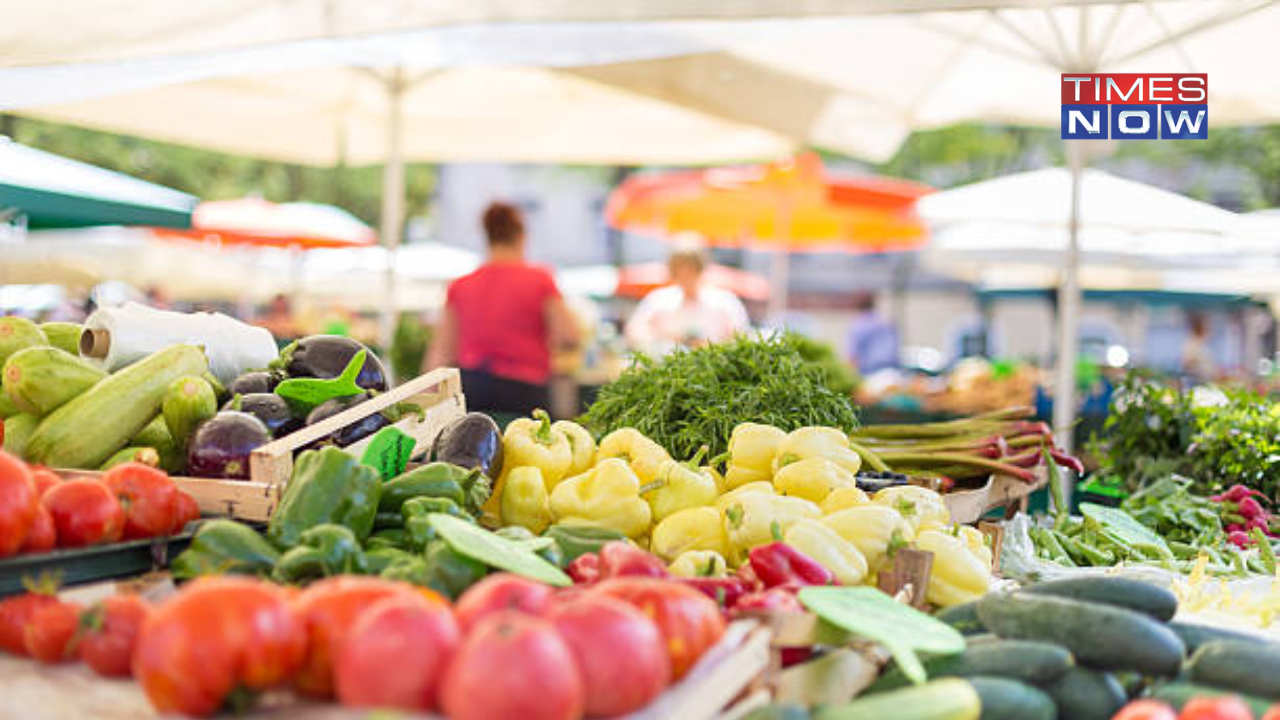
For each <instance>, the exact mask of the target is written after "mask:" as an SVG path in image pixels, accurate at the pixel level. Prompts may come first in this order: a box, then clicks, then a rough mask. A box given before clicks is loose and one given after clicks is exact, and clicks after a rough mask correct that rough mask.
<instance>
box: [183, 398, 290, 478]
mask: <svg viewBox="0 0 1280 720" xmlns="http://www.w3.org/2000/svg"><path fill="white" fill-rule="evenodd" d="M269 442H271V431H269V430H267V426H266V425H264V424H263V423H262V421H261V420H259V419H258V418H257V417H255V416H253V415H250V414H249V413H246V412H236V411H234V410H223V411H221V412H219V413H218V414H216V415H214V416H213V417H211V418H209V419H208V420H206V421H204V422H203V423H200V426H199V427H197V428H196V432H195V435H194V436H193V437H192V439H191V445H190V446H189V447H188V448H187V471H188V472H189V473H191V474H192V475H194V476H195V477H212V478H229V479H232V480H247V479H248V478H249V454H250V453H252V452H253V451H254V450H255V449H256V448H259V447H261V446H263V445H266V444H267V443H269Z"/></svg>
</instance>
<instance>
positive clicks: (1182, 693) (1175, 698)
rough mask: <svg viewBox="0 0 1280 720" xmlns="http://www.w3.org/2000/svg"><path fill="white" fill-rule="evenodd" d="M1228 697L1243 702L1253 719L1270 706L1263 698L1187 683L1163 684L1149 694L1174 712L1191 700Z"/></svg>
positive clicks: (1270, 702) (1270, 703)
mask: <svg viewBox="0 0 1280 720" xmlns="http://www.w3.org/2000/svg"><path fill="white" fill-rule="evenodd" d="M1228 695H1234V696H1236V697H1238V698H1240V699H1241V700H1243V701H1244V704H1245V705H1248V706H1249V709H1250V710H1252V711H1253V714H1254V716H1255V717H1262V716H1263V715H1265V714H1266V713H1267V710H1268V709H1269V708H1270V707H1271V705H1272V701H1271V700H1267V699H1265V698H1260V697H1254V696H1252V695H1242V694H1240V693H1238V692H1233V691H1231V690H1224V689H1223V688H1218V687H1210V686H1208V685H1197V684H1195V683H1189V682H1171V683H1165V684H1164V685H1161V686H1160V687H1158V688H1156V689H1155V692H1153V693H1151V697H1153V698H1155V699H1156V700H1162V701H1164V702H1167V703H1169V704H1170V705H1172V706H1173V709H1174V710H1181V709H1182V706H1183V705H1186V704H1187V703H1188V702H1190V701H1191V700H1192V699H1193V698H1200V697H1207V698H1216V697H1226V696H1228Z"/></svg>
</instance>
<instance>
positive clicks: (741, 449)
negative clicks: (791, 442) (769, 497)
mask: <svg viewBox="0 0 1280 720" xmlns="http://www.w3.org/2000/svg"><path fill="white" fill-rule="evenodd" d="M786 437H787V434H786V433H785V432H783V431H782V430H779V429H778V428H776V427H773V426H772V425H761V424H759V423H741V424H739V425H738V426H737V427H735V428H734V429H733V432H732V433H731V434H730V435H729V465H728V469H727V470H726V471H725V475H724V480H725V488H726V489H727V490H733V489H734V488H738V487H741V486H743V485H746V484H747V483H753V482H761V481H764V482H768V481H769V480H770V479H771V478H772V477H773V456H774V453H775V452H776V451H777V449H778V445H779V444H780V443H781V442H782V441H783V439H785V438H786Z"/></svg>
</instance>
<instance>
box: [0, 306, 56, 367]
mask: <svg viewBox="0 0 1280 720" xmlns="http://www.w3.org/2000/svg"><path fill="white" fill-rule="evenodd" d="M48 345H49V338H47V337H45V335H44V332H43V331H42V330H40V328H39V327H37V326H36V324H35V323H33V322H31V321H30V320H28V319H26V318H20V317H17V316H14V315H6V316H5V317H0V365H3V364H4V363H5V361H6V360H8V359H9V356H10V355H12V354H14V353H16V352H18V351H19V350H22V349H24V348H29V347H47V346H48Z"/></svg>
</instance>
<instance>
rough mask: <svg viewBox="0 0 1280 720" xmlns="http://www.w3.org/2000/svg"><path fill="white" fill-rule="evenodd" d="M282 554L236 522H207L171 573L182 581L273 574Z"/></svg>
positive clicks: (249, 529)
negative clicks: (202, 577)
mask: <svg viewBox="0 0 1280 720" xmlns="http://www.w3.org/2000/svg"><path fill="white" fill-rule="evenodd" d="M279 559H280V553H279V551H277V550H276V549H275V548H274V547H272V546H271V543H269V542H267V541H266V539H265V538H263V537H262V536H261V535H259V534H258V531H256V530H254V529H253V528H251V527H249V526H248V525H245V524H243V523H238V522H236V521H235V520H206V521H205V522H203V523H201V524H200V529H199V530H196V534H195V537H193V538H191V544H190V545H189V546H187V549H186V550H184V551H183V552H182V554H180V555H178V556H177V557H176V558H174V559H173V562H171V563H170V564H169V569H170V570H171V571H172V572H173V576H174V577H175V578H178V579H179V580H189V579H191V578H194V577H197V576H199V575H219V574H223V573H233V574H237V575H262V576H264V577H265V576H267V575H270V574H271V569H272V568H273V567H275V564H276V562H277V561H278V560H279Z"/></svg>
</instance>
